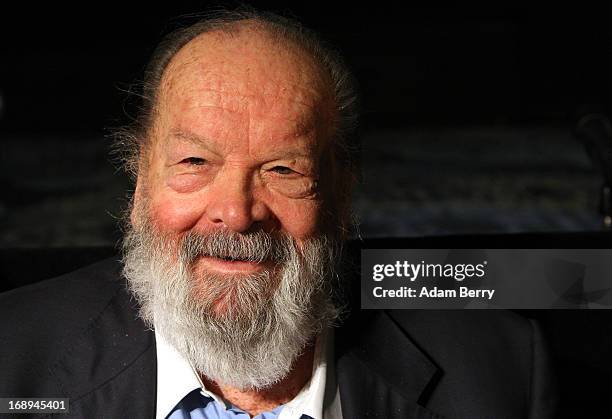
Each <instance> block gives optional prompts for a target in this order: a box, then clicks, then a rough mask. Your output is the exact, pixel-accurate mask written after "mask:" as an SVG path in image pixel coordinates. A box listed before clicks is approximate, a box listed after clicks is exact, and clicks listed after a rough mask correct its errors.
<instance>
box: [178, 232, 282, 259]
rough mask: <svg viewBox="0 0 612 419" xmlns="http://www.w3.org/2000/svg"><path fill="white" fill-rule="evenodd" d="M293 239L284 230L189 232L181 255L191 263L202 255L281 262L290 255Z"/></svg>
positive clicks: (182, 246)
mask: <svg viewBox="0 0 612 419" xmlns="http://www.w3.org/2000/svg"><path fill="white" fill-rule="evenodd" d="M291 246H292V239H291V238H290V237H289V236H288V235H285V234H283V233H267V232H265V231H262V230H258V231H256V232H253V233H247V234H241V233H236V232H233V231H230V230H218V231H215V232H212V233H207V234H202V233H197V232H193V231H192V232H189V233H188V234H187V235H185V237H184V238H183V240H182V243H181V246H180V248H181V257H182V259H183V260H184V261H185V262H187V263H191V262H193V261H194V260H195V259H196V258H198V257H199V256H211V257H216V258H220V259H227V260H240V261H248V262H255V263H262V262H266V261H271V262H274V263H282V262H285V261H286V260H288V259H289V257H290V252H291Z"/></svg>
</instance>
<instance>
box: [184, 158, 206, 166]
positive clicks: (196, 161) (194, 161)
mask: <svg viewBox="0 0 612 419" xmlns="http://www.w3.org/2000/svg"><path fill="white" fill-rule="evenodd" d="M181 163H187V164H192V165H195V166H202V165H203V164H204V163H206V160H205V159H203V158H201V157H187V158H186V159H183V160H181Z"/></svg>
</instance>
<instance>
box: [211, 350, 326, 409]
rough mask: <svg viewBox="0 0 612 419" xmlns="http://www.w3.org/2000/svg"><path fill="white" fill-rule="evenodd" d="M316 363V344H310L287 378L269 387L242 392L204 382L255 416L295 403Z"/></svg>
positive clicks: (233, 403) (213, 390)
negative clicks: (314, 362) (295, 398)
mask: <svg viewBox="0 0 612 419" xmlns="http://www.w3.org/2000/svg"><path fill="white" fill-rule="evenodd" d="M313 361H314V345H310V346H308V347H307V348H306V350H305V351H304V353H302V355H300V356H299V357H298V358H297V360H296V361H295V363H294V365H293V368H292V369H291V372H290V373H289V374H288V375H287V377H285V378H284V379H282V380H281V381H279V382H278V383H276V384H273V385H272V386H270V387H267V388H265V389H260V390H239V389H237V388H234V387H231V386H225V385H223V384H219V383H217V382H215V381H213V380H210V379H209V378H208V377H206V376H202V382H203V383H204V387H206V389H208V390H210V391H212V392H213V393H215V394H217V395H219V396H221V397H222V398H223V399H225V400H227V401H228V402H230V403H231V404H232V405H234V406H237V407H239V408H240V409H242V410H244V411H245V412H247V413H248V414H249V415H251V417H253V416H256V415H258V414H260V413H262V412H268V411H270V410H272V409H274V408H275V407H277V406H279V405H281V404H284V403H287V402H289V401H291V400H293V398H294V397H295V396H296V395H297V394H298V393H299V392H300V390H301V389H302V388H303V387H304V385H305V384H306V383H307V382H308V380H310V377H311V375H312V367H313Z"/></svg>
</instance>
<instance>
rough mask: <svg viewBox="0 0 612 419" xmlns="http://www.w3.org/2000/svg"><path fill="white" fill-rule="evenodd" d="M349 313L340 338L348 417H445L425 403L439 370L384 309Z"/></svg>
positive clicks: (342, 385)
mask: <svg viewBox="0 0 612 419" xmlns="http://www.w3.org/2000/svg"><path fill="white" fill-rule="evenodd" d="M355 317H357V318H353V319H350V320H349V321H348V322H347V324H346V325H345V326H344V327H343V328H342V329H341V330H340V331H339V332H338V335H339V338H338V339H337V340H336V343H337V346H336V348H337V350H336V358H337V359H336V365H337V367H336V368H337V370H336V372H337V377H338V383H339V386H340V399H341V404H342V413H343V417H345V418H361V417H368V418H441V416H439V415H436V414H435V413H433V412H430V411H429V410H427V409H426V408H425V407H424V404H425V403H426V401H427V398H428V397H429V395H430V394H431V391H432V390H433V388H434V387H435V385H436V384H437V382H438V381H439V379H440V377H441V375H442V373H441V370H440V369H439V368H438V367H437V366H436V365H435V364H434V363H433V361H432V360H430V359H429V357H428V356H427V355H426V354H425V353H424V352H423V351H422V350H421V349H419V348H418V347H417V346H416V344H414V343H413V342H412V341H411V340H410V339H409V338H408V337H407V336H406V334H405V333H404V332H403V331H402V330H401V329H400V327H399V326H398V325H397V324H396V323H395V322H394V321H393V319H392V318H391V317H390V316H389V315H388V314H387V313H386V312H382V311H364V312H361V313H358V315H357V316H355Z"/></svg>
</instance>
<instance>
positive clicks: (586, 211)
mask: <svg viewBox="0 0 612 419" xmlns="http://www.w3.org/2000/svg"><path fill="white" fill-rule="evenodd" d="M253 4H254V5H255V6H260V7H263V8H266V9H271V10H275V11H280V12H283V13H291V14H293V15H294V16H296V17H297V18H298V19H300V20H302V21H303V22H304V23H305V24H306V25H307V26H310V27H313V28H314V29H316V30H318V31H320V32H321V33H322V35H323V36H324V38H326V39H328V40H330V41H331V42H332V43H333V44H335V45H337V46H338V48H339V49H340V50H341V51H342V52H343V53H344V55H345V56H346V58H347V60H348V62H349V64H350V65H351V66H352V68H353V69H354V71H355V73H356V75H357V76H358V79H359V80H360V83H361V88H362V91H363V103H364V115H363V123H362V126H363V131H364V137H363V138H364V149H365V150H366V152H365V153H364V186H363V187H362V188H361V189H360V191H359V192H358V194H357V196H356V199H355V204H356V210H357V212H358V215H359V217H360V218H361V220H362V223H363V224H362V232H363V234H365V235H420V234H451V233H456V232H510V231H542V230H548V231H550V230H564V231H567V230H584V229H596V228H597V227H598V217H597V212H596V205H597V188H598V186H599V182H600V181H599V177H598V174H597V173H596V172H595V170H594V169H593V168H592V166H591V164H590V162H589V161H588V159H587V158H586V155H585V154H584V153H583V151H582V148H581V146H580V145H579V144H578V143H577V142H576V141H575V140H574V139H573V137H572V115H573V113H574V111H575V110H576V109H577V107H578V106H579V105H580V104H582V103H585V102H589V103H599V104H601V105H603V106H604V107H605V106H607V105H608V104H609V103H610V97H611V96H610V95H611V93H612V82H611V78H610V77H609V75H610V74H612V71H611V70H612V59H611V57H610V54H612V36H611V34H612V29H610V25H608V24H607V22H606V20H605V19H606V16H607V15H606V14H605V13H604V10H603V9H589V8H587V7H586V6H577V5H574V6H572V7H571V8H569V7H567V8H563V7H560V6H558V5H557V6H555V7H554V8H549V9H536V8H527V7H515V6H486V7H478V8H477V7H452V8H434V7H417V6H412V7H407V8H401V9H400V8H396V7H391V6H381V7H374V6H372V5H368V6H356V5H355V4H351V5H346V6H342V7H341V6H339V5H333V4H331V2H326V3H319V4H317V3H313V2H308V3H295V4H294V5H291V4H288V3H287V2H253ZM206 5H207V3H206V2H172V4H171V5H165V6H155V5H152V4H144V3H143V4H140V5H134V4H133V3H128V2H124V3H108V2H100V3H97V4H92V3H81V5H80V6H78V7H72V8H71V7H68V6H61V5H57V4H53V5H52V6H50V5H46V6H38V5H34V4H31V3H17V2H10V3H7V2H5V3H3V5H2V6H0V97H1V101H0V142H1V147H2V148H1V154H0V164H1V166H0V186H1V187H2V188H3V190H4V193H3V196H2V197H0V246H36V245H45V246H46V245H71V244H72V245H87V244H108V243H113V242H114V241H116V239H117V237H118V235H119V233H118V231H117V229H116V227H115V220H114V218H113V217H117V216H118V215H119V213H120V211H121V208H122V207H124V205H125V202H124V199H123V197H124V196H125V192H124V191H125V190H126V188H128V187H129V184H128V182H127V181H126V179H125V177H124V176H122V175H121V174H119V173H116V171H115V170H114V168H113V166H112V165H111V164H110V162H109V159H108V157H107V152H108V147H107V146H108V140H106V139H105V138H104V134H105V132H106V131H105V128H106V127H110V126H117V125H120V124H122V123H125V122H126V121H127V120H129V115H131V114H133V113H134V109H135V106H136V105H137V101H135V100H129V99H128V97H129V95H127V94H126V93H125V90H129V89H130V85H131V83H132V82H133V81H136V80H138V79H139V78H141V75H142V71H143V68H144V64H145V62H146V60H147V58H148V56H149V54H150V53H151V51H152V49H153V47H154V45H155V44H156V42H157V41H158V40H159V39H160V37H161V35H162V34H163V33H165V32H167V31H168V30H169V29H171V28H172V27H175V26H176V25H177V24H178V22H184V21H190V20H193V18H189V17H183V18H179V19H174V20H173V19H172V18H173V17H176V16H179V15H186V14H187V15H188V14H194V13H197V12H198V11H199V10H202V9H203V8H205V7H206ZM383 176H384V177H383ZM374 180H375V181H374ZM381 185H382V186H381Z"/></svg>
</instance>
